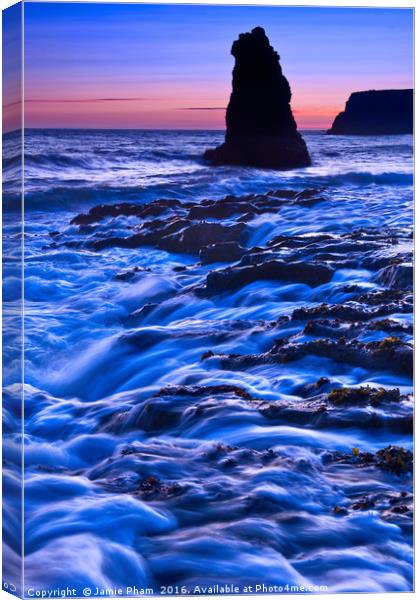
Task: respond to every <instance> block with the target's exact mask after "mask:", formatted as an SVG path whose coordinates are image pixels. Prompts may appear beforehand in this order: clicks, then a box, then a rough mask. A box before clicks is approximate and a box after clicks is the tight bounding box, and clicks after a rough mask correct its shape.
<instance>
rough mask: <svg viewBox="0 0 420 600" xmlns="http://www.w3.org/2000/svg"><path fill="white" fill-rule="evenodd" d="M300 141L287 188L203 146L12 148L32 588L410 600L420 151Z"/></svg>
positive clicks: (118, 139)
mask: <svg viewBox="0 0 420 600" xmlns="http://www.w3.org/2000/svg"><path fill="white" fill-rule="evenodd" d="M303 135H304V138H305V141H306V143H307V145H308V149H309V151H310V154H311V156H312V160H313V164H312V166H310V167H308V168H305V169H298V170H292V171H287V172H278V171H269V170H259V169H254V168H247V167H210V166H208V165H206V164H205V163H204V162H203V161H202V159H201V155H202V153H203V152H204V150H205V149H207V148H212V147H215V146H216V145H217V144H219V143H221V142H222V140H223V133H222V132H217V131H137V130H136V131H133V130H118V131H117V130H30V129H29V130H26V131H25V138H24V142H25V147H24V153H25V159H24V186H25V198H24V208H25V219H24V244H25V246H24V257H25V265H24V326H25V338H24V340H25V341H24V344H25V384H24V398H25V585H26V586H27V587H28V588H31V589H41V588H54V587H55V586H60V587H63V586H65V585H67V584H68V585H71V587H72V588H77V589H78V590H79V589H80V590H81V589H82V588H86V587H90V588H92V590H95V589H96V588H97V587H98V588H103V589H105V588H106V589H108V588H111V587H112V588H114V587H115V586H137V588H141V589H146V588H147V589H152V590H153V593H155V594H159V593H165V591H166V592H167V591H168V586H169V587H171V586H172V587H173V588H175V587H176V586H178V592H174V593H176V594H177V595H182V594H186V593H189V592H193V591H194V589H195V586H207V587H208V586H215V585H218V586H229V585H230V586H232V585H233V586H236V585H238V586H242V588H243V586H250V587H252V586H254V590H255V586H257V585H259V586H261V585H265V586H281V587H283V591H290V586H299V589H300V586H303V588H304V590H306V589H307V590H309V588H310V587H312V588H313V587H314V586H315V587H316V586H318V588H319V586H323V587H324V588H325V589H326V590H328V591H329V592H336V593H337V592H357V591H363V592H391V591H409V590H411V589H412V559H413V556H412V506H411V503H412V496H411V493H412V477H411V473H410V468H411V450H412V442H413V440H412V406H413V404H412V395H411V394H412V373H411V364H410V360H411V359H410V357H411V355H412V346H411V342H412V304H411V301H412V296H411V277H412V272H411V267H410V264H411V254H412V249H413V248H412V228H413V143H412V137H411V136H389V137H387V136H382V137H356V136H355V137H351V136H348V137H340V136H327V135H325V134H324V132H313V131H307V132H303ZM3 148H4V156H5V159H4V167H5V185H4V193H3V206H4V214H3V252H4V256H5V262H4V266H3V294H4V300H5V311H4V318H5V327H6V334H7V338H6V344H5V348H4V355H5V358H6V360H7V367H6V370H5V372H4V381H5V384H6V389H5V393H6V397H7V398H8V400H7V401H5V411H6V416H5V422H6V423H7V427H6V428H5V433H6V437H7V436H8V437H7V439H8V441H7V442H6V445H7V448H6V457H7V464H6V470H5V472H6V475H5V476H6V479H7V480H8V482H9V483H8V484H7V485H6V488H7V497H6V501H8V502H9V503H10V510H13V509H12V505H13V498H14V495H13V494H14V493H15V492H16V493H17V490H18V478H17V475H16V474H17V473H18V469H19V461H18V459H17V456H18V447H17V445H18V442H19V438H18V437H17V436H16V428H17V427H18V418H19V414H18V411H17V408H16V407H17V406H18V405H19V394H20V388H19V385H18V384H19V380H20V379H19V378H20V361H19V352H18V351H17V348H18V339H19V338H18V336H19V327H18V325H19V320H18V309H19V302H20V280H19V277H20V267H19V264H18V261H17V257H18V255H19V243H20V240H21V238H20V228H21V223H20V221H19V212H18V210H19V206H20V204H19V203H20V198H19V185H20V184H19V170H20V162H19V146H18V137H17V135H16V134H9V135H6V136H5V137H4V138H3ZM95 207H96V208H95ZM98 207H99V208H98ZM110 207H112V208H110ZM340 390H341V392H340ZM7 486H8V487H7ZM13 535H14V534H13V532H9V533H8V532H6V536H5V539H6V543H8V544H9V545H10V549H9V552H10V557H11V559H10V560H11V561H12V562H13V560H14V558H15V557H16V552H17V548H16V547H14V541H13V539H14V538H13ZM285 586H289V587H288V588H286V587H285ZM292 591H295V590H292ZM98 593H99V592H98ZM197 593H198V592H197ZM93 595H94V594H93Z"/></svg>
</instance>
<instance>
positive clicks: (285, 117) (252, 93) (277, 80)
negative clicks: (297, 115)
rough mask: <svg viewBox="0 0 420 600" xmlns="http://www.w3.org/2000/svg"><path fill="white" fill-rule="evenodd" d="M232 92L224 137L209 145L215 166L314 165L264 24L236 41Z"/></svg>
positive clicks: (286, 166) (277, 56) (282, 166)
mask: <svg viewBox="0 0 420 600" xmlns="http://www.w3.org/2000/svg"><path fill="white" fill-rule="evenodd" d="M231 53H232V55H233V56H234V57H235V66H234V69H233V79H232V94H231V96H230V101H229V105H228V107H227V111H226V128H227V130H226V137H225V142H224V143H223V144H222V145H221V146H218V147H217V148H215V149H212V150H207V151H206V152H205V153H204V158H205V159H206V160H208V161H209V162H210V163H211V164H213V165H223V164H225V165H226V164H232V165H250V166H255V167H262V168H271V169H293V168H296V167H305V166H307V165H309V164H310V158H309V154H308V150H307V148H306V144H305V142H304V140H303V138H302V137H301V135H300V134H299V133H298V131H297V127H296V122H295V120H294V118H293V114H292V110H291V108H290V100H291V96H292V94H291V90H290V86H289V82H288V81H287V79H286V77H285V76H284V75H283V72H282V69H281V66H280V62H279V55H278V53H277V52H275V50H274V49H273V48H272V46H271V45H270V42H269V40H268V38H267V36H266V34H265V31H264V29H263V28H262V27H255V28H254V29H253V30H252V31H251V33H242V34H240V36H239V39H238V40H236V41H235V42H234V43H233V46H232V50H231Z"/></svg>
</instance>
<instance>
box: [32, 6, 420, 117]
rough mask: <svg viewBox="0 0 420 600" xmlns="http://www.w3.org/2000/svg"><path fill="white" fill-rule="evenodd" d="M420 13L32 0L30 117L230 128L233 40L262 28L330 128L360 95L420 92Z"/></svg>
mask: <svg viewBox="0 0 420 600" xmlns="http://www.w3.org/2000/svg"><path fill="white" fill-rule="evenodd" d="M412 19H413V12H412V11H411V10H410V9H378V8H375V9H368V8H307V7H264V6H254V7H252V6H215V5H211V6H210V5H209V6H205V5H201V6H193V5H141V4H96V3H91V4H89V3H83V4H82V3H56V4H54V3H48V4H47V3H40V2H28V3H25V98H26V101H27V106H26V107H25V109H26V110H25V112H26V124H27V125H28V126H44V127H45V126H51V127H73V126H80V127H168V128H177V127H186V128H207V127H208V128H223V123H224V107H225V106H226V104H227V102H228V99H229V93H230V82H231V71H232V67H233V58H232V57H231V55H230V48H231V45H232V42H233V41H234V40H235V39H236V38H237V36H238V34H239V33H241V32H244V31H249V30H250V29H252V28H253V27H255V26H256V25H260V26H262V27H264V28H265V30H266V33H267V35H268V37H269V38H270V41H271V44H272V45H273V46H274V48H275V49H276V50H277V51H278V52H279V54H280V57H281V64H282V68H283V72H284V73H285V75H286V77H287V78H288V79H289V82H290V84H291V87H292V92H293V99H292V107H293V110H294V112H295V116H296V119H297V121H298V123H299V125H300V126H301V127H328V126H329V124H330V122H331V120H332V119H333V117H334V115H335V114H336V112H337V111H338V110H340V109H342V107H343V105H344V102H345V101H346V99H347V97H348V96H349V94H350V93H351V92H352V91H357V90H362V89H385V88H405V87H412V85H413V56H412V55H413V39H412V29H413V24H412ZM197 108H201V109H207V108H208V109H212V110H189V109H197Z"/></svg>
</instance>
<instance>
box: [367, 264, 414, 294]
mask: <svg viewBox="0 0 420 600" xmlns="http://www.w3.org/2000/svg"><path fill="white" fill-rule="evenodd" d="M376 280H377V281H378V282H379V283H381V284H382V285H384V286H386V287H389V288H391V289H397V290H398V289H399V290H408V289H412V288H413V265H412V264H410V263H400V264H392V265H388V266H387V267H385V268H384V269H382V270H381V271H380V272H379V274H378V276H377V278H376Z"/></svg>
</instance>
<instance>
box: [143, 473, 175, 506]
mask: <svg viewBox="0 0 420 600" xmlns="http://www.w3.org/2000/svg"><path fill="white" fill-rule="evenodd" d="M183 492H185V486H182V485H181V484H179V483H178V482H173V483H164V482H162V481H161V480H160V479H158V478H157V477H153V476H149V477H146V478H145V479H142V480H141V481H140V483H139V486H138V488H137V490H136V491H135V493H134V495H135V496H140V497H141V499H142V500H146V501H150V500H168V499H170V498H173V497H175V496H179V495H180V494H182V493H183Z"/></svg>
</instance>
